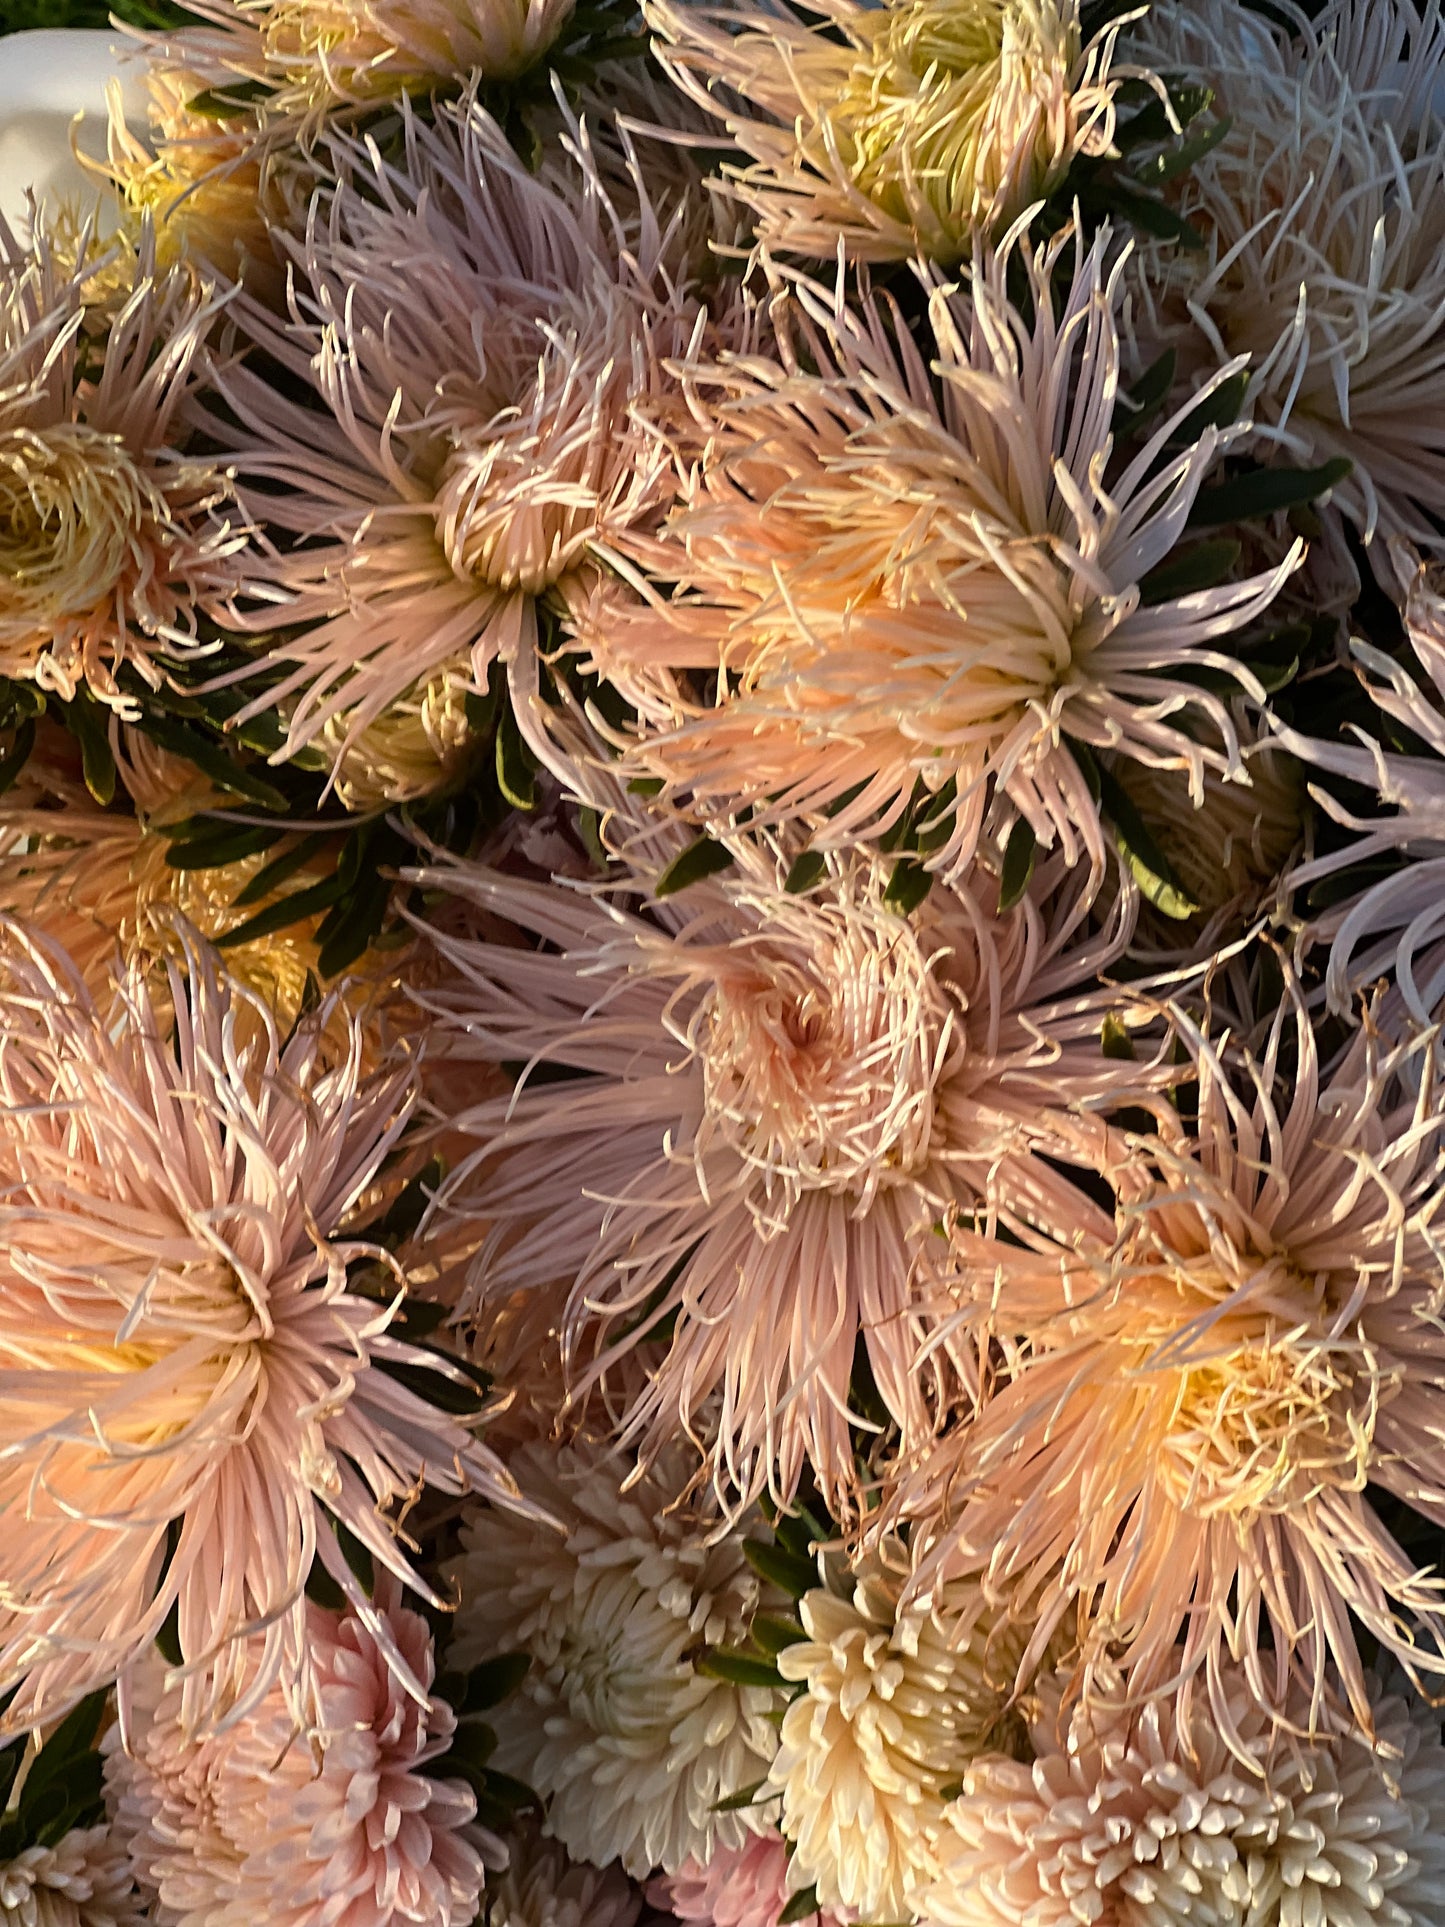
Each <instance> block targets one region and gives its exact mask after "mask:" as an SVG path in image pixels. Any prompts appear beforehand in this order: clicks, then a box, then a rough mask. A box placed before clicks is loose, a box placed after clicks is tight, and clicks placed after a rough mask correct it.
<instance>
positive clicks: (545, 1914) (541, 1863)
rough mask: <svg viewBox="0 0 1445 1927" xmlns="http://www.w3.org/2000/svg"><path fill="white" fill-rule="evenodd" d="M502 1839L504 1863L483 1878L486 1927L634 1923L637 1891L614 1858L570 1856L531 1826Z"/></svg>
mask: <svg viewBox="0 0 1445 1927" xmlns="http://www.w3.org/2000/svg"><path fill="white" fill-rule="evenodd" d="M506 1844H507V1864H506V1867H505V1868H504V1869H503V1870H502V1871H501V1872H500V1873H498V1874H495V1875H494V1876H492V1877H491V1878H490V1879H489V1880H488V1881H487V1895H486V1923H487V1927H636V1924H637V1918H638V1916H639V1914H640V1913H641V1912H642V1894H641V1892H640V1890H639V1889H638V1888H637V1887H636V1886H634V1884H633V1883H632V1881H630V1880H629V1879H628V1878H627V1875H626V1874H625V1873H623V1871H622V1869H621V1868H620V1867H619V1866H617V1864H616V1863H615V1862H614V1863H613V1864H612V1865H611V1866H607V1867H590V1866H588V1865H587V1863H586V1862H585V1861H579V1860H571V1859H569V1858H568V1856H567V1854H566V1853H565V1851H564V1850H563V1849H562V1847H560V1846H559V1845H558V1843H557V1842H556V1841H555V1840H547V1839H544V1838H543V1837H542V1835H541V1833H540V1832H539V1831H538V1829H537V1828H536V1827H535V1826H531V1825H529V1826H522V1827H519V1828H517V1829H516V1830H515V1831H514V1832H512V1833H509V1834H508V1835H507V1843H506Z"/></svg>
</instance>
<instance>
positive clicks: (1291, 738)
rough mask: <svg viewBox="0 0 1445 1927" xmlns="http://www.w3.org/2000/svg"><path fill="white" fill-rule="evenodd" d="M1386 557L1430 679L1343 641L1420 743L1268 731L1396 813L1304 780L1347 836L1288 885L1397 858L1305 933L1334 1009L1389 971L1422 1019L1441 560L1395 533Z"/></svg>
mask: <svg viewBox="0 0 1445 1927" xmlns="http://www.w3.org/2000/svg"><path fill="white" fill-rule="evenodd" d="M1390 561H1391V564H1392V565H1393V571H1394V574H1395V577H1396V583H1397V588H1398V593H1399V597H1400V601H1401V604H1402V615H1403V618H1404V623H1405V630H1406V634H1407V635H1408V637H1409V641H1410V646H1411V648H1412V649H1413V651H1414V654H1415V656H1416V658H1417V660H1418V661H1419V663H1420V666H1421V667H1422V669H1423V670H1424V672H1425V676H1426V678H1428V681H1427V682H1426V684H1425V685H1424V686H1423V687H1422V686H1421V684H1420V683H1419V682H1418V681H1417V680H1416V679H1415V677H1414V676H1413V675H1412V674H1411V673H1410V671H1409V670H1408V669H1406V668H1405V667H1404V666H1403V664H1401V663H1400V662H1398V661H1396V660H1395V658H1394V657H1392V656H1389V655H1386V654H1385V653H1384V652H1383V651H1382V650H1379V649H1377V648H1376V647H1375V646H1374V645H1373V644H1371V643H1369V642H1366V641H1365V640H1364V638H1363V637H1360V636H1354V637H1352V639H1351V642H1350V650H1351V654H1352V655H1353V657H1354V659H1355V662H1356V664H1357V666H1358V670H1359V673H1360V677H1361V681H1362V683H1363V684H1364V687H1365V689H1366V691H1367V692H1368V695H1369V697H1370V700H1371V701H1372V702H1373V703H1374V704H1375V706H1376V707H1377V708H1378V709H1379V710H1380V711H1381V712H1382V713H1383V714H1384V715H1386V716H1389V717H1391V718H1392V719H1393V720H1394V721H1396V722H1398V723H1403V724H1404V725H1405V727H1406V728H1407V729H1408V730H1410V731H1411V732H1412V734H1413V735H1415V736H1416V737H1418V738H1419V739H1420V741H1421V742H1422V743H1423V744H1424V746H1425V749H1426V750H1427V751H1428V752H1429V753H1428V754H1426V755H1404V754H1400V753H1396V752H1394V751H1389V750H1385V749H1383V748H1382V747H1381V746H1380V744H1379V742H1378V741H1376V740H1374V739H1373V738H1371V737H1370V736H1368V735H1367V734H1365V732H1364V731H1362V730H1359V729H1357V730H1355V731H1354V734H1355V735H1356V736H1357V737H1358V739H1359V740H1358V741H1356V742H1346V741H1340V740H1336V741H1329V742H1327V741H1324V740H1323V739H1321V738H1319V737H1314V736H1310V735H1308V734H1306V733H1305V732H1304V731H1303V730H1298V729H1288V728H1285V727H1284V726H1282V725H1281V724H1278V723H1275V724H1274V725H1273V729H1274V734H1275V735H1276V736H1277V737H1278V738H1279V740H1280V742H1281V743H1282V744H1283V745H1284V746H1285V747H1286V748H1287V749H1289V750H1290V751H1291V753H1292V754H1294V755H1295V756H1298V757H1299V758H1300V759H1301V761H1302V762H1304V763H1306V764H1311V765H1313V766H1315V767H1316V768H1318V769H1321V770H1323V771H1325V772H1326V773H1328V774H1331V775H1335V776H1342V777H1344V778H1346V779H1347V780H1348V781H1349V782H1351V783H1357V784H1360V785H1362V786H1363V787H1364V788H1365V789H1366V790H1373V791H1374V792H1375V794H1376V795H1377V796H1378V798H1379V800H1380V802H1381V803H1382V804H1383V805H1385V806H1386V807H1387V808H1389V809H1392V810H1393V811H1394V814H1393V815H1388V816H1378V815H1372V816H1370V817H1368V818H1360V817H1356V816H1354V815H1353V814H1352V813H1351V812H1350V811H1349V810H1348V809H1347V808H1346V807H1345V806H1344V805H1343V804H1342V803H1341V802H1340V801H1339V800H1338V799H1337V798H1336V797H1335V796H1333V795H1332V794H1331V793H1330V791H1329V789H1328V788H1327V787H1324V786H1315V785H1312V786H1311V792H1310V793H1311V794H1312V795H1313V797H1314V799H1315V801H1316V802H1317V803H1318V804H1319V806H1320V808H1321V809H1322V810H1324V812H1325V813H1326V814H1327V815H1328V816H1330V817H1332V818H1333V819H1334V820H1335V821H1336V822H1337V823H1339V824H1341V825H1342V826H1344V827H1345V828H1348V829H1350V830H1353V831H1354V832H1355V836H1354V838H1353V840H1352V841H1351V842H1349V843H1348V844H1346V845H1345V846H1344V847H1343V848H1342V849H1338V850H1334V851H1331V852H1329V853H1328V854H1326V855H1324V856H1320V857H1316V858H1313V859H1312V860H1311V861H1309V862H1307V863H1302V864H1299V865H1297V866H1296V868H1295V869H1294V870H1293V871H1292V873H1291V877H1290V881H1291V883H1292V885H1293V887H1294V888H1295V890H1296V891H1297V892H1303V891H1306V890H1308V889H1309V887H1310V886H1312V885H1314V884H1317V883H1319V882H1321V881H1322V880H1324V879H1326V878H1330V877H1333V876H1335V875H1337V874H1338V873H1339V872H1341V871H1342V870H1346V869H1348V868H1349V867H1351V866H1353V865H1355V864H1369V863H1371V862H1372V861H1378V860H1379V859H1380V858H1382V857H1389V856H1392V855H1398V856H1399V857H1400V858H1401V859H1403V861H1402V862H1401V863H1400V866H1399V867H1398V868H1397V869H1395V870H1394V871H1393V873H1391V874H1387V875H1386V876H1384V877H1382V878H1380V879H1379V880H1377V881H1374V882H1371V883H1369V884H1367V885H1365V886H1364V887H1362V888H1361V889H1360V890H1358V891H1357V892H1355V893H1354V894H1353V895H1351V896H1348V897H1346V898H1345V899H1344V901H1342V902H1339V903H1337V904H1335V905H1334V906H1333V908H1331V909H1329V910H1326V911H1322V912H1320V913H1319V914H1317V915H1315V916H1314V917H1311V918H1310V919H1309V920H1308V922H1307V924H1306V927H1305V932H1304V935H1305V938H1306V940H1307V941H1309V942H1316V943H1327V944H1329V946H1330V954H1329V964H1328V969H1327V972H1326V978H1325V983H1326V990H1327V992H1328V996H1329V1001H1330V1005H1331V1007H1332V1009H1334V1010H1336V1011H1337V1012H1340V1013H1344V1012H1347V1011H1349V1010H1350V1009H1351V1008H1352V1006H1353V1004H1354V1002H1355V1000H1356V998H1357V997H1358V995H1359V994H1360V992H1361V991H1362V990H1363V988H1364V987H1365V986H1367V985H1370V984H1374V983H1376V982H1377V981H1378V980H1379V979H1380V978H1381V977H1382V976H1388V977H1390V978H1392V979H1393V980H1394V984H1395V988H1396V993H1397V999H1398V1002H1399V1003H1400V1005H1401V1006H1402V1008H1403V1011H1404V1012H1405V1013H1406V1014H1407V1015H1408V1016H1409V1017H1410V1018H1412V1019H1413V1020H1414V1021H1415V1022H1417V1023H1419V1024H1423V1025H1430V1024H1433V1023H1434V1022H1435V1020H1436V1017H1437V1015H1438V1012H1439V1008H1440V1004H1441V1000H1442V998H1445V974H1442V973H1445V594H1442V571H1441V569H1440V568H1439V567H1438V566H1431V565H1426V564H1422V563H1421V561H1420V558H1419V557H1418V555H1417V554H1416V553H1415V552H1414V550H1413V549H1412V548H1410V546H1409V545H1408V544H1406V543H1403V542H1395V543H1392V544H1391V548H1390Z"/></svg>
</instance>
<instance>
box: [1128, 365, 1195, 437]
mask: <svg viewBox="0 0 1445 1927" xmlns="http://www.w3.org/2000/svg"><path fill="white" fill-rule="evenodd" d="M1178 362H1179V357H1178V355H1177V354H1176V353H1175V351H1174V350H1173V349H1172V348H1166V349H1165V350H1164V352H1163V354H1162V355H1160V356H1159V357H1158V359H1157V360H1155V361H1151V362H1150V364H1149V366H1148V367H1147V368H1146V369H1145V370H1144V372H1143V374H1142V375H1141V376H1140V377H1139V379H1138V381H1136V382H1135V384H1134V386H1133V387H1132V388H1131V389H1130V390H1129V392H1128V394H1127V396H1126V395H1124V394H1120V396H1119V399H1118V401H1117V402H1116V403H1115V405H1114V421H1113V428H1114V433H1115V434H1116V435H1138V434H1140V433H1141V432H1142V431H1143V429H1144V428H1145V427H1146V426H1147V425H1148V424H1149V423H1150V422H1151V421H1153V419H1154V417H1155V416H1156V415H1157V414H1158V413H1159V412H1160V410H1161V409H1162V408H1163V406H1164V404H1165V402H1166V401H1167V400H1168V399H1169V390H1170V389H1171V388H1172V387H1173V386H1174V374H1175V370H1176V368H1177V367H1178Z"/></svg>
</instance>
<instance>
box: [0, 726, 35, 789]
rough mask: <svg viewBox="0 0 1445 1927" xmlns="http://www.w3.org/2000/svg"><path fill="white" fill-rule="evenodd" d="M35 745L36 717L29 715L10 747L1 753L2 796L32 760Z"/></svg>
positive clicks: (0, 783) (0, 777)
mask: <svg viewBox="0 0 1445 1927" xmlns="http://www.w3.org/2000/svg"><path fill="white" fill-rule="evenodd" d="M34 747H35V719H34V717H33V716H31V717H27V718H26V719H25V721H24V722H23V723H21V725H20V727H19V728H18V729H17V730H16V732H15V736H14V740H13V741H12V742H11V745H10V747H9V749H7V750H6V751H5V752H4V754H3V755H0V796H3V795H4V794H5V792H6V790H8V789H9V788H10V785H11V784H12V783H13V782H14V781H15V779H16V777H17V776H18V775H19V774H20V772H21V770H23V769H24V767H25V765H26V763H28V762H29V760H30V752H31V750H33V749H34Z"/></svg>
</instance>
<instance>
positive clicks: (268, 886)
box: [232, 830, 331, 910]
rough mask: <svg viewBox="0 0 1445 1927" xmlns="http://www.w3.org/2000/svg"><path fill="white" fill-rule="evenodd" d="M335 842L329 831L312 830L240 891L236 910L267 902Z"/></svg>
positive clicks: (273, 858)
mask: <svg viewBox="0 0 1445 1927" xmlns="http://www.w3.org/2000/svg"><path fill="white" fill-rule="evenodd" d="M330 841H331V838H330V836H329V835H328V834H327V832H326V831H325V830H312V831H310V832H308V833H307V834H306V835H305V836H302V837H298V838H297V840H296V842H295V843H294V844H293V845H292V846H291V848H290V849H289V850H283V851H282V852H281V854H280V855H279V856H273V857H272V859H271V861H270V862H269V863H265V864H263V865H262V866H261V868H260V869H259V870H258V871H257V872H256V874H255V876H253V877H252V879H251V881H250V882H249V883H248V884H247V885H246V887H245V889H244V890H238V891H237V892H236V895H235V897H234V898H233V899H232V908H233V909H236V910H240V909H243V908H244V907H245V906H246V905H247V904H250V903H263V902H264V901H265V899H266V898H267V897H269V896H270V894H271V892H272V891H273V890H276V889H278V888H279V887H280V886H281V884H283V883H285V882H286V880H287V879H288V878H289V877H293V876H295V874H296V872H297V871H298V870H300V869H304V868H305V866H306V864H307V863H309V862H310V860H311V858H312V857H313V856H318V855H319V854H320V853H321V851H322V850H324V849H325V848H326V845H327V844H328V843H329V842H330Z"/></svg>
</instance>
